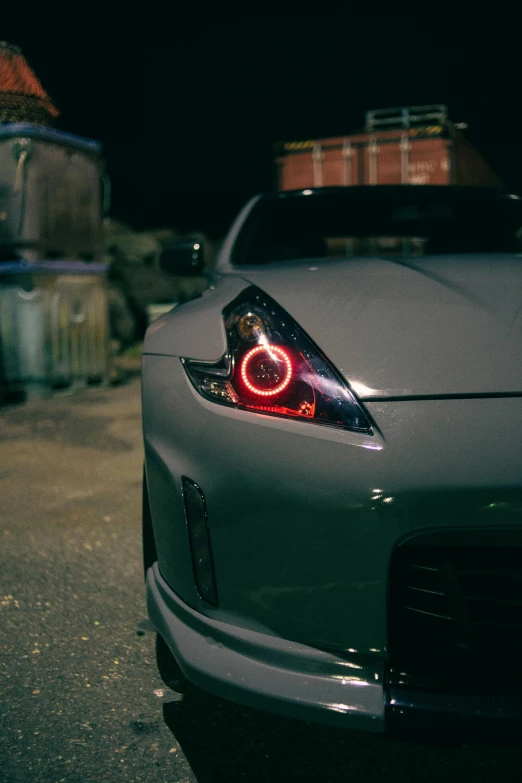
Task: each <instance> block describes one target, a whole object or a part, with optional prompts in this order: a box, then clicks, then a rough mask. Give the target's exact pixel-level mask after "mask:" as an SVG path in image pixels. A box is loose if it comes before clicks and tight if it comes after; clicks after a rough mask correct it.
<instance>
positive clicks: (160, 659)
mask: <svg viewBox="0 0 522 783" xmlns="http://www.w3.org/2000/svg"><path fill="white" fill-rule="evenodd" d="M156 664H157V666H158V672H159V676H160V677H161V679H162V681H163V682H164V684H165V685H166V686H167V688H170V690H171V691H175V692H176V693H185V692H186V690H187V686H188V680H187V678H186V677H185V675H184V674H183V672H182V671H181V669H180V668H179V666H178V664H177V663H176V659H175V658H174V656H173V655H172V653H171V651H170V648H169V646H168V644H167V643H166V642H165V640H164V639H163V637H162V636H160V634H159V633H158V634H156Z"/></svg>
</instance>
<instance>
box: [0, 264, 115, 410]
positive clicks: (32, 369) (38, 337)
mask: <svg viewBox="0 0 522 783" xmlns="http://www.w3.org/2000/svg"><path fill="white" fill-rule="evenodd" d="M106 276H107V266H106V265H105V264H101V263H82V262H78V261H75V262H58V261H54V262H35V263H28V262H13V263H10V262H7V263H6V262H4V263H0V357H1V361H2V368H1V372H0V377H1V378H2V379H3V385H4V387H5V390H6V391H7V394H11V393H13V392H19V391H23V392H24V394H25V396H35V395H37V396H40V395H42V394H44V395H45V394H50V393H52V392H53V391H54V390H56V389H64V388H76V387H85V386H87V385H93V384H98V385H101V384H104V383H105V382H106V381H107V378H108V317H107V308H108V305H107V288H106Z"/></svg>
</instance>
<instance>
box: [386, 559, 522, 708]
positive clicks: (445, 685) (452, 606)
mask: <svg viewBox="0 0 522 783" xmlns="http://www.w3.org/2000/svg"><path fill="white" fill-rule="evenodd" d="M389 598H390V600H389V616H388V619H389V628H388V639H389V667H390V668H389V684H390V687H391V688H394V689H396V688H404V689H407V690H410V691H429V692H432V693H437V692H439V693H454V694H485V695H487V694H492V693H494V694H496V693H510V694H513V692H514V691H515V692H516V690H517V689H518V692H519V693H522V672H521V670H522V666H521V660H522V547H521V546H487V545H486V546H485V545H482V546H473V545H470V546H467V545H459V546H447V545H444V546H423V545H413V546H411V545H405V546H400V547H398V548H397V549H396V551H395V553H394V556H393V559H392V563H391V569H390V596H389Z"/></svg>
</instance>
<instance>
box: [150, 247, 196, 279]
mask: <svg viewBox="0 0 522 783" xmlns="http://www.w3.org/2000/svg"><path fill="white" fill-rule="evenodd" d="M159 265H160V268H161V269H162V270H163V271H164V272H166V273H167V274H169V275H174V276H176V277H200V276H202V275H204V274H205V272H204V254H203V245H202V244H201V242H196V241H194V240H190V241H188V242H177V243H176V244H175V245H171V246H170V247H167V248H165V250H163V251H162V253H161V255H160V259H159Z"/></svg>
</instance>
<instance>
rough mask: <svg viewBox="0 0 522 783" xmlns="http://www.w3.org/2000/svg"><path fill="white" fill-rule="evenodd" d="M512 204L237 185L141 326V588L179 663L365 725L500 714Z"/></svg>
mask: <svg viewBox="0 0 522 783" xmlns="http://www.w3.org/2000/svg"><path fill="white" fill-rule="evenodd" d="M521 205H522V201H520V200H519V199H518V198H517V197H515V196H509V195H507V194H503V193H501V192H497V191H495V190H490V189H488V188H459V187H441V186H439V187H423V186H415V187H413V186H412V187H409V186H400V187H392V186H389V187H386V186H385V187H377V186H375V187H360V188H359V187H354V188H324V189H319V190H305V191H299V192H289V193H282V194H278V195H267V196H259V197H256V198H254V199H252V200H251V201H250V202H249V203H248V204H247V206H246V207H245V208H244V209H243V211H242V212H241V213H240V215H239V217H238V218H237V219H236V221H235V223H234V225H233V226H232V228H231V230H230V232H229V234H228V237H227V239H226V241H225V243H224V245H223V248H222V251H221V254H220V257H219V259H218V263H217V269H216V274H215V275H214V278H213V281H212V284H211V285H210V287H209V289H208V290H207V291H206V292H205V293H204V294H203V296H201V297H200V298H198V299H195V300H193V301H190V302H188V303H185V304H183V305H180V306H178V307H177V308H176V309H175V310H173V311H172V312H171V313H169V314H167V315H165V316H163V317H162V318H160V319H159V320H158V321H156V322H154V323H153V324H152V325H151V327H150V328H149V330H148V333H147V336H146V340H145V345H144V356H143V428H144V441H145V476H146V478H145V481H144V552H145V568H146V580H147V600H148V610H149V614H150V617H151V620H152V622H153V624H154V626H155V628H156V629H157V631H158V634H159V652H160V657H161V658H162V660H163V661H165V659H167V660H169V661H170V663H171V665H172V670H173V671H176V667H179V668H178V672H179V676H180V677H181V674H182V675H183V677H186V678H187V679H188V680H189V681H191V682H192V683H194V684H196V685H198V686H200V687H202V688H204V689H207V690H208V691H211V692H212V693H215V694H217V695H219V696H223V697H225V698H228V699H231V700H234V701H237V702H240V703H243V704H246V705H251V706H254V707H260V708H263V709H266V710H271V711H274V712H278V713H281V714H285V715H289V716H296V717H301V718H305V719H311V720H319V721H324V722H329V723H334V724H340V725H343V726H346V727H349V728H354V729H362V730H366V731H371V732H382V731H384V730H385V729H387V728H392V729H395V728H397V729H399V730H401V729H402V728H403V727H404V728H405V729H406V730H408V727H409V726H411V725H428V721H430V725H431V721H435V722H439V723H441V724H442V725H444V726H450V725H453V724H454V723H455V724H457V725H458V724H460V722H461V721H462V720H463V719H469V720H470V721H474V722H477V723H478V724H479V725H480V726H487V727H489V726H490V725H491V726H493V725H494V723H495V721H497V722H499V721H501V722H502V725H503V726H505V725H508V723H509V722H510V720H511V719H513V721H515V720H516V719H520V718H521V717H522V698H521V694H522V674H521V668H522V667H521V666H520V660H521V655H522V437H521V436H522V339H521V338H522V264H521V256H520V253H518V248H519V229H520V227H521V226H522V207H521ZM191 250H193V251H194V252H192V253H191V255H190V259H193V260H192V261H190V259H189V262H188V263H192V264H193V265H195V266H197V264H198V263H199V250H200V248H199V246H197V247H196V245H194V248H191ZM173 259H174V260H173ZM182 262H183V259H182V257H181V256H178V257H177V261H176V260H175V258H174V256H172V255H171V257H170V260H169V259H166V261H165V264H166V267H167V266H168V264H169V263H170V264H171V267H172V271H175V270H176V268H177V269H178V271H179V264H181V263H182ZM176 264H177V265H178V266H177V267H176ZM197 271H198V270H197V269H195V273H197ZM423 719H426V723H424V722H423ZM491 721H493V722H491Z"/></svg>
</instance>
